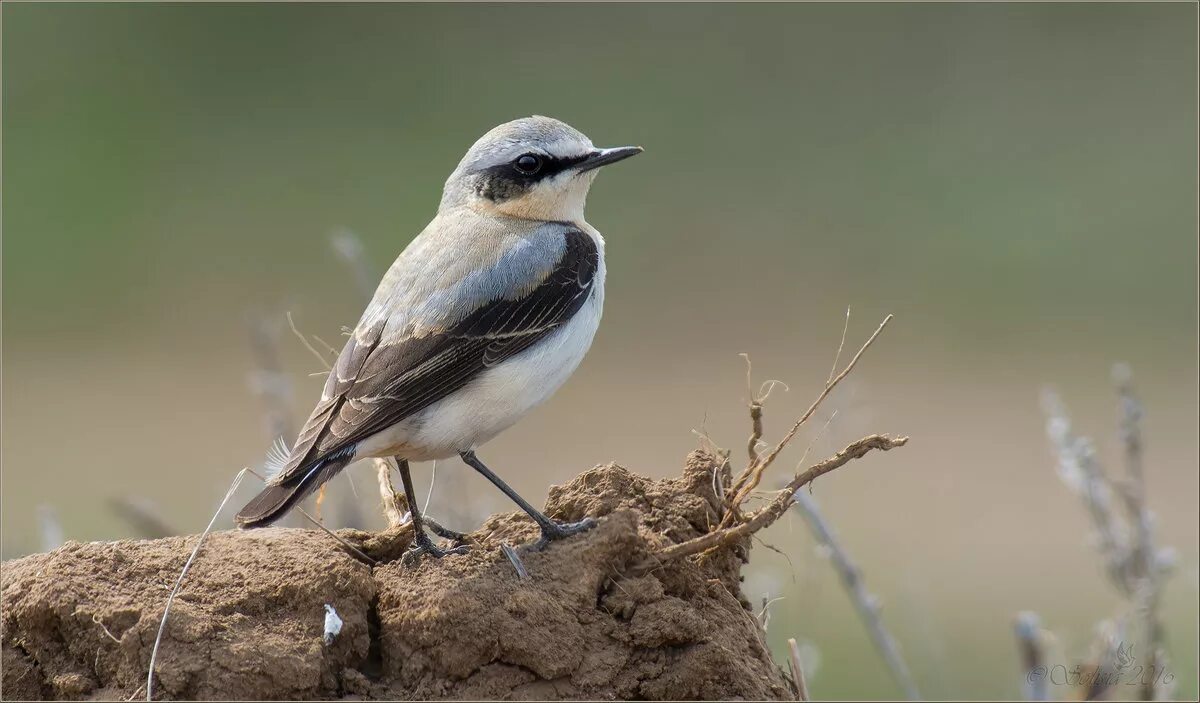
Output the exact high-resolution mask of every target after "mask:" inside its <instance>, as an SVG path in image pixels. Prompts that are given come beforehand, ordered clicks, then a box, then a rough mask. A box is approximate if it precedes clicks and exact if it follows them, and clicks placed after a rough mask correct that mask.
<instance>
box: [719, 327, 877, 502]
mask: <svg viewBox="0 0 1200 703" xmlns="http://www.w3.org/2000/svg"><path fill="white" fill-rule="evenodd" d="M891 319H892V316H891V315H888V316H887V317H885V318H883V322H881V323H879V327H878V328H876V329H875V331H874V332H873V333H872V334H871V336H870V337H869V338H868V339H867V341H866V342H865V343H863V345H862V346H861V347H860V348H859V350H858V353H856V354H855V355H854V358H852V359H851V360H850V363H848V364H846V368H844V369H842V371H841V373H839V374H838V375H837V376H834V377H833V379H832V380H830V381H828V382H827V383H826V384H825V388H824V389H823V390H822V391H821V393H820V394H819V395H818V396H817V399H816V400H814V401H813V402H812V405H810V406H809V407H808V410H806V411H804V414H803V415H801V416H800V419H799V420H796V422H795V424H793V425H792V428H791V429H790V430H788V432H787V434H785V435H784V436H783V439H781V440H779V442H778V443H777V444H776V445H775V446H774V447H772V448H771V450H770V451H769V452H767V453H766V454H765V455H763V456H760V457H758V458H757V459H756V460H755V461H754V462H752V463H750V464H749V465H748V466H746V469H745V470H744V471H742V473H741V475H739V476H738V478H737V480H736V481H734V483H733V488H732V490H731V492H732V493H733V498H732V499H731V500H730V505H733V506H738V505H741V504H742V502H743V501H744V500H745V499H746V497H747V496H748V495H750V492H751V491H753V490H754V489H756V488H757V487H758V484H759V482H761V481H762V475H763V472H764V471H766V469H767V467H769V466H770V465H771V463H772V462H774V461H775V457H777V456H779V453H780V452H782V451H783V449H784V447H786V446H787V445H788V443H790V442H791V441H792V438H794V437H795V436H796V433H797V432H798V431H799V430H800V427H801V426H802V425H804V423H805V422H808V419H809V418H810V417H812V415H813V413H814V412H816V411H817V408H818V407H820V405H821V403H822V402H823V401H824V400H825V398H827V397H828V396H829V393H830V392H831V391H832V390H833V389H834V388H836V387H837V385H838V384H839V383H841V382H842V379H844V378H846V376H847V375H848V374H849V373H850V372H851V371H852V370H854V367H855V366H856V365H857V364H858V361H859V359H861V358H862V355H863V352H865V351H866V350H867V348H868V347H870V346H871V345H872V344H874V343H875V340H876V338H878V337H879V333H880V332H882V331H883V328H884V327H886V326H887V324H888V322H890V321H891ZM733 516H734V512H733V511H730V513H729V514H727V515H726V517H725V519H724V521H723V522H722V525H728V524H729V523H731V522H732V521H733Z"/></svg>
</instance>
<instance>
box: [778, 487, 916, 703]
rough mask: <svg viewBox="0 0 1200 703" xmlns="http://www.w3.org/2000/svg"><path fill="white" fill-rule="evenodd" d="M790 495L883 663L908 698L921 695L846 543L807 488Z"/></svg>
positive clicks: (877, 600)
mask: <svg viewBox="0 0 1200 703" xmlns="http://www.w3.org/2000/svg"><path fill="white" fill-rule="evenodd" d="M793 497H794V498H795V500H796V507H797V508H799V509H800V512H801V513H803V514H804V519H805V520H806V521H807V522H808V526H809V527H810V528H811V529H812V533H813V537H814V538H816V540H817V542H819V543H820V544H821V545H823V546H824V547H825V548H826V549H828V550H829V556H830V563H832V564H833V568H834V571H836V572H837V574H838V577H839V578H840V579H841V581H842V587H843V588H845V589H846V593H847V594H848V595H849V596H850V601H851V602H852V603H854V608H855V610H857V611H858V616H859V617H860V618H861V619H862V621H863V624H864V625H865V626H866V628H867V633H868V634H870V636H871V641H872V642H873V643H874V644H875V649H876V650H878V651H879V654H880V656H881V657H883V661H884V663H885V664H887V667H888V669H889V670H890V671H891V672H892V678H894V679H895V680H896V683H897V684H898V685H899V686H900V689H901V690H902V691H903V692H904V695H905V697H906V698H908V699H909V700H918V699H920V697H921V694H920V693H918V692H917V685H916V683H915V682H914V681H913V678H912V674H911V673H910V672H909V670H908V665H907V664H905V662H904V658H903V657H902V656H900V647H899V645H897V644H896V640H895V639H894V638H893V637H892V635H891V633H890V632H888V630H887V628H886V627H884V625H883V618H882V616H881V615H880V613H879V599H878V598H876V597H875V596H874V595H873V594H871V593H870V592H868V591H867V588H866V585H865V584H864V583H863V578H862V572H861V571H860V570H859V569H858V567H857V566H856V565H855V564H854V562H853V561H851V560H850V555H849V554H848V553H847V552H846V549H845V547H843V546H842V544H841V543H840V542H839V541H838V540H837V537H836V536H835V535H834V534H833V530H832V528H830V526H829V523H827V522H826V521H825V518H824V517H822V515H821V511H820V510H819V509H818V507H817V501H816V499H815V498H813V497H812V496H811V495H809V494H808V492H807V491H801V490H798V491H796V492H795V494H794V495H793Z"/></svg>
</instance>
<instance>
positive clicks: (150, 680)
mask: <svg viewBox="0 0 1200 703" xmlns="http://www.w3.org/2000/svg"><path fill="white" fill-rule="evenodd" d="M247 473H250V469H248V468H246V469H242V470H241V471H239V472H238V474H237V476H236V477H234V479H233V483H232V484H230V486H229V491H228V492H226V493H225V497H224V498H222V499H221V504H220V505H218V506H217V510H216V512H214V513H213V516H212V519H211V520H209V521H208V527H205V528H204V532H202V533H200V537H199V539H197V540H196V547H195V549H193V550H192V554H191V556H189V557H188V558H187V561H186V562H184V564H183V569H182V570H181V571H180V572H179V578H177V579H176V580H175V586H174V588H172V589H171V595H169V596H167V605H166V606H165V607H164V608H163V614H162V620H160V621H159V623H158V634H157V635H156V636H155V637H154V648H153V649H151V650H150V670H149V672H147V674H146V700H148V701H152V700H154V662H156V661H157V660H158V648H159V646H160V645H161V644H162V636H163V633H164V632H166V629H167V616H168V615H170V613H171V604H172V603H174V602H175V596H176V595H177V594H178V593H179V587H180V586H182V585H183V579H184V577H185V576H187V572H188V570H189V569H191V568H192V562H194V561H196V555H198V554H199V553H200V547H202V546H204V540H205V539H206V538H207V537H208V533H209V532H212V528H213V525H215V524H216V523H217V518H218V517H220V516H221V511H222V510H224V509H225V504H226V503H228V502H229V499H230V498H231V497H233V493H234V491H236V490H237V488H238V486H240V485H241V484H242V479H243V478H245V477H246V474H247Z"/></svg>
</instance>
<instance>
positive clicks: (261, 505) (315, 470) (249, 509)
mask: <svg viewBox="0 0 1200 703" xmlns="http://www.w3.org/2000/svg"><path fill="white" fill-rule="evenodd" d="M353 458H354V447H353V446H351V447H349V451H340V452H335V453H334V454H331V455H330V456H327V457H325V458H323V459H321V460H320V461H318V462H317V463H316V464H315V465H313V466H312V467H311V468H309V469H308V470H303V471H297V472H296V475H295V477H294V478H288V479H285V480H283V481H281V482H280V483H278V484H276V485H268V486H267V487H266V488H264V489H263V490H262V492H261V493H259V494H258V495H256V496H254V498H253V499H252V500H251V501H250V502H249V503H246V507H244V508H242V509H241V510H240V511H238V514H237V517H236V518H234V520H236V521H237V524H238V527H266V526H267V525H270V524H271V523H273V522H275V521H276V520H278V519H279V518H281V517H283V516H284V515H286V514H287V512H288V511H289V510H291V509H292V508H293V507H295V506H296V504H297V503H299V502H300V501H302V500H304V499H305V498H306V497H308V495H309V494H310V493H312V492H313V491H315V490H317V489H318V488H320V487H321V484H323V483H325V482H326V481H328V480H329V479H331V478H333V477H334V476H335V475H336V474H337V472H339V471H341V470H342V469H343V468H345V467H346V465H347V464H349V463H350V462H351V460H353Z"/></svg>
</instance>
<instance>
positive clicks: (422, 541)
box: [400, 532, 471, 566]
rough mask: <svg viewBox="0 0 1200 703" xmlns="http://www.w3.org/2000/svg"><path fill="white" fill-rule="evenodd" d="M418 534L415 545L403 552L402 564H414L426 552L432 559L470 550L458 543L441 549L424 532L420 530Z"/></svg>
mask: <svg viewBox="0 0 1200 703" xmlns="http://www.w3.org/2000/svg"><path fill="white" fill-rule="evenodd" d="M418 534H420V535H421V536H420V537H418V538H417V546H415V547H413V548H412V549H410V550H408V551H407V552H405V553H404V556H403V557H401V558H400V562H401V563H402V564H403V565H404V566H416V564H417V562H418V561H420V559H421V555H422V554H428V555H429V556H431V557H433V558H434V559H441V558H442V557H444V556H446V555H448V554H466V553H467V552H469V551H471V548H470V547H468V546H467V545H465V544H463V545H459V546H457V547H455V548H453V549H441V548H439V547H438V546H436V545H435V544H434V543H433V541H432V540H430V539H429V536H428V535H426V534H425V533H423V532H421V533H418Z"/></svg>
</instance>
